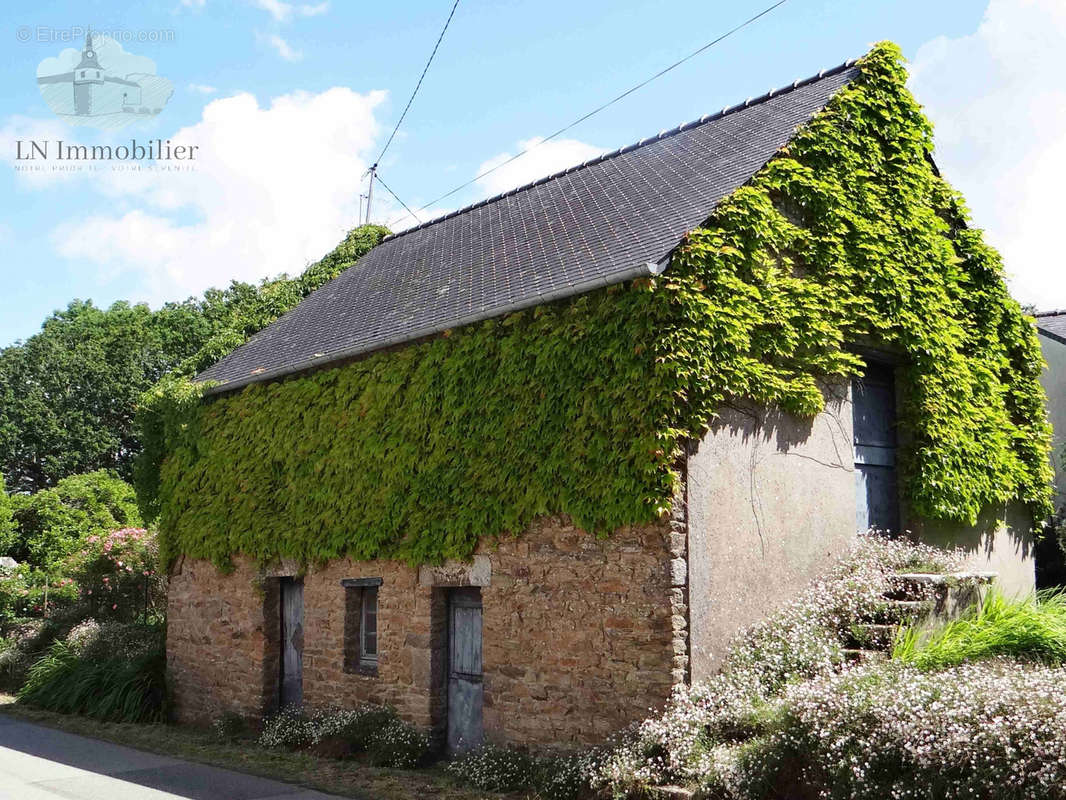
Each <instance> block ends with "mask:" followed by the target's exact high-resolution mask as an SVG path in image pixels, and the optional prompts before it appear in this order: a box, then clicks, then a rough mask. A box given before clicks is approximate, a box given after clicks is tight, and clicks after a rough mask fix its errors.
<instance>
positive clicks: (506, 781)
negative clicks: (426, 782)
mask: <svg viewBox="0 0 1066 800" xmlns="http://www.w3.org/2000/svg"><path fill="white" fill-rule="evenodd" d="M536 770H537V762H536V759H534V758H533V757H532V756H530V755H529V754H528V753H524V752H521V751H519V750H514V749H511V748H506V747H493V746H491V745H486V746H484V747H479V748H477V749H476V750H471V751H469V752H467V753H463V754H462V755H460V756H458V757H456V758H455V759H454V760H452V761H450V762H448V763H447V764H446V765H445V767H444V771H445V772H447V773H448V774H449V775H451V776H452V777H453V778H456V779H457V780H459V781H462V782H463V783H466V784H469V785H470V786H473V787H475V788H477V789H484V790H485V791H487V792H511V791H514V790H516V789H524V788H526V787H529V786H532V785H533V780H534V776H535V773H536Z"/></svg>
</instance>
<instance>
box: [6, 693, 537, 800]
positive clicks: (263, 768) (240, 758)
mask: <svg viewBox="0 0 1066 800" xmlns="http://www.w3.org/2000/svg"><path fill="white" fill-rule="evenodd" d="M0 713H3V714H8V715H10V716H13V717H17V718H18V719H22V720H26V721H27V722H33V723H37V724H39V725H47V726H48V727H51V728H58V729H60V730H64V731H67V732H69V733H76V734H80V735H82V736H89V737H92V738H94V739H102V740H104V741H108V742H114V743H116V744H121V745H125V746H126V747H133V748H136V749H138V750H147V751H149V752H153V753H160V754H163V755H168V756H172V757H174V758H182V759H185V760H188V761H195V762H198V763H201V764H210V765H212V766H217V767H223V768H226V769H232V770H236V771H238V772H246V773H248V774H251V775H258V776H260V777H264V778H272V779H274V780H279V781H285V782H287V783H292V784H296V785H298V786H303V787H306V788H310V789H317V790H318V791H322V792H327V793H329V794H336V795H340V796H342V797H353V798H361V800H366V798H374V800H409V798H412V797H417V798H420V799H421V800H430V799H432V800H483V799H484V798H498V799H499V800H520V798H522V797H524V795H521V794H511V795H504V794H493V793H490V792H485V791H482V790H477V789H468V788H465V787H461V786H458V785H457V784H456V783H455V782H454V781H453V780H452V779H451V778H449V777H448V776H447V775H446V774H445V773H444V771H443V769H440V768H430V769H419V770H394V769H386V768H382V767H373V766H370V765H367V764H365V763H362V762H359V761H355V760H344V761H340V760H336V759H329V758H321V757H317V756H314V755H311V754H310V753H305V752H290V751H287V750H274V749H271V750H268V749H265V748H262V747H257V746H256V745H255V743H254V741H252V740H251V739H241V740H237V741H233V742H224V743H223V742H219V741H218V739H217V738H215V737H214V736H212V735H211V734H210V732H208V731H204V730H201V729H196V728H187V727H178V726H174V725H164V724H137V723H126V722H101V721H99V720H95V719H90V718H88V717H82V716H74V715H67V714H58V713H55V712H52V711H46V710H43V709H39V708H31V707H28V706H24V705H21V704H16V703H15V698H14V697H11V696H10V695H0Z"/></svg>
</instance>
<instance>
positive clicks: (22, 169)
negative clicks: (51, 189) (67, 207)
mask: <svg viewBox="0 0 1066 800" xmlns="http://www.w3.org/2000/svg"><path fill="white" fill-rule="evenodd" d="M69 138H70V128H69V127H68V126H67V125H64V124H63V123H62V122H60V121H59V120H58V119H37V118H36V117H25V116H22V115H18V114H16V115H14V116H11V117H8V118H7V120H6V121H5V122H4V125H3V127H0V159H3V160H4V161H6V162H7V163H8V164H11V166H12V168H14V169H17V170H18V172H17V173H16V174H17V176H18V178H19V180H21V181H22V182H23V183H25V184H27V185H29V186H32V187H35V188H40V187H44V186H48V185H50V184H54V183H58V182H61V181H66V180H69V179H70V177H71V173H65V172H58V171H53V170H51V169H50V168H49V167H50V165H48V164H45V163H43V162H41V161H40V159H32V160H31V159H30V158H28V156H31V155H34V151H33V147H32V145H31V144H30V142H33V141H36V142H40V143H42V145H41V146H42V147H43V146H45V145H46V144H48V143H54V142H55V141H56V140H58V139H69ZM19 142H21V145H20V144H19ZM20 154H21V156H22V158H21V159H20V158H19V156H20ZM37 167H40V169H36V168H37Z"/></svg>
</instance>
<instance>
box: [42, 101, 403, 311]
mask: <svg viewBox="0 0 1066 800" xmlns="http://www.w3.org/2000/svg"><path fill="white" fill-rule="evenodd" d="M384 97H385V95H384V93H383V92H369V93H367V94H358V93H356V92H353V91H352V90H350V89H348V88H333V89H329V90H327V91H325V92H322V93H320V94H310V93H307V92H296V93H293V94H289V95H285V96H282V97H278V98H275V99H274V100H273V101H272V102H271V103H270V105H269V106H268V107H260V105H259V103H258V102H257V101H256V99H255V98H254V97H253V96H252V95H250V94H239V95H235V96H233V97H227V98H223V99H218V100H214V101H212V102H211V103H209V104H208V105H207V106H206V107H205V108H204V111H203V115H202V118H201V120H200V121H199V122H198V123H196V124H195V125H192V126H190V127H187V128H183V129H181V130H178V131H176V132H175V133H173V134H171V135H170V136H169V138H170V139H171V141H173V142H174V143H175V144H178V143H182V144H195V145H197V146H198V147H199V150H198V151H197V158H196V164H197V166H196V169H195V171H190V172H158V171H142V172H132V173H131V172H114V173H111V172H104V173H102V174H100V175H98V176H95V177H94V178H93V181H92V186H93V187H94V188H95V189H96V190H97V191H99V192H100V193H102V194H103V195H105V197H106V198H107V201H106V202H87V203H86V209H87V213H86V216H84V217H81V218H79V219H74V220H72V221H70V222H67V223H65V224H62V225H60V226H59V227H58V228H56V229H55V231H54V232H53V237H52V241H53V244H54V246H55V248H56V250H57V251H58V252H59V253H60V254H61V255H63V256H65V257H67V258H70V259H74V260H76V261H78V262H79V263H81V264H89V265H95V266H96V267H97V268H98V269H99V271H100V273H101V276H102V277H114V276H115V275H116V274H120V273H128V274H133V275H136V276H138V277H139V278H140V280H141V282H142V288H141V291H140V296H141V297H144V298H146V299H149V300H151V301H155V302H158V301H160V300H166V299H174V298H179V297H183V296H186V295H188V294H192V293H197V292H200V291H202V290H203V289H205V288H207V287H208V286H211V285H216V286H222V285H225V284H227V283H228V282H229V281H230V279H233V278H235V279H239V280H257V279H259V278H262V277H266V276H269V275H276V274H277V273H279V272H283V271H287V272H290V273H292V272H299V271H300V270H301V269H302V268H303V267H304V266H305V265H306V264H308V263H309V262H312V261H314V260H316V259H318V258H320V257H321V256H322V255H323V254H325V253H326V252H328V251H329V250H330V248H332V247H333V246H334V245H336V243H337V242H338V241H340V239H341V237H342V236H343V235H344V232H345V231H346V230H348V229H349V228H351V227H352V226H354V225H355V224H357V217H358V208H359V193H360V191H361V190H363V187H364V182H363V181H362V175H363V173H364V172H365V170H366V167H367V163H368V155H372V153H371V152H370V151H371V150H372V149H373V146H374V145H375V137H376V136H377V135H378V133H379V126H378V123H377V120H376V119H375V117H374V113H375V109H376V108H377V106H378V105H379V104H380V103H381V102H382V100H383V99H384ZM375 207H376V208H377V209H378V210H376V211H375V214H374V216H375V218H384V217H385V215H394V214H395V210H394V209H393V208H392V207H391V206H389V205H388V204H387V203H386V202H384V201H381V202H375ZM96 209H104V210H102V211H98V210H97V211H95V213H93V210H96ZM111 209H115V210H114V211H111Z"/></svg>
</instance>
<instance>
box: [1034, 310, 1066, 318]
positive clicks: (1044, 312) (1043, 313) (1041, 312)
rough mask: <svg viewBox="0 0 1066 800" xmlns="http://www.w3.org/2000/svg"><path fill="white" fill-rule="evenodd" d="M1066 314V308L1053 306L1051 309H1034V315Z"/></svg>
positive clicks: (1058, 315) (1059, 315) (1051, 315)
mask: <svg viewBox="0 0 1066 800" xmlns="http://www.w3.org/2000/svg"><path fill="white" fill-rule="evenodd" d="M1063 314H1066V308H1053V309H1051V310H1049V311H1034V312H1033V316H1034V317H1061V316H1062V315H1063Z"/></svg>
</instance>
